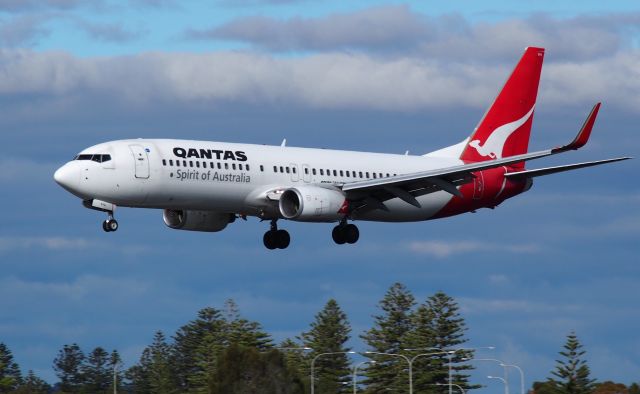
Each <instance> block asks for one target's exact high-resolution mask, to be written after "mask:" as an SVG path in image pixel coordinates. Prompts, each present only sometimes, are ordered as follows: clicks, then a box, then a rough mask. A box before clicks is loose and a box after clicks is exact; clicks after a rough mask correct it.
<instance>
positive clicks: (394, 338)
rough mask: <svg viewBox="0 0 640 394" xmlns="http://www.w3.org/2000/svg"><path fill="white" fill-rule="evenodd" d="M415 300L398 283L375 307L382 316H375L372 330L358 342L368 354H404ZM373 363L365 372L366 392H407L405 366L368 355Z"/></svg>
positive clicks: (385, 357)
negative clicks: (403, 344) (364, 347)
mask: <svg viewBox="0 0 640 394" xmlns="http://www.w3.org/2000/svg"><path fill="white" fill-rule="evenodd" d="M414 304H415V299H414V297H413V295H412V294H411V293H410V292H409V290H408V289H407V288H406V287H405V286H404V285H403V284H401V283H395V284H393V285H392V286H391V287H390V288H389V290H388V291H387V293H386V294H385V296H384V298H383V299H382V301H380V303H379V304H378V307H379V308H380V309H381V310H382V314H380V315H377V316H374V327H373V328H371V329H370V330H368V331H367V332H365V334H364V335H362V336H361V338H362V339H363V340H364V341H365V342H366V343H367V345H368V346H369V348H371V351H374V352H379V353H394V354H399V353H402V352H403V347H402V342H403V339H404V338H405V336H406V335H407V333H408V332H409V331H410V330H411V329H412V321H411V309H412V308H413V306H414ZM367 357H369V358H372V359H374V360H375V361H376V363H375V364H369V366H368V367H367V369H366V372H365V373H366V376H367V379H366V384H367V392H369V393H387V392H389V391H388V390H395V392H405V391H408V383H407V382H408V376H407V373H408V365H407V363H406V361H405V360H402V359H400V358H398V357H393V356H380V355H373V354H371V355H367Z"/></svg>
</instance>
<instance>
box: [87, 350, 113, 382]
mask: <svg viewBox="0 0 640 394" xmlns="http://www.w3.org/2000/svg"><path fill="white" fill-rule="evenodd" d="M109 366H110V358H109V353H107V351H106V350H104V349H103V348H101V347H100V346H98V347H96V348H95V349H93V351H92V352H91V353H89V355H88V356H87V357H86V358H85V363H84V364H83V365H82V374H83V376H84V390H85V391H87V392H89V393H104V392H106V391H107V389H108V388H109V386H111V384H112V383H111V382H112V376H113V375H112V374H113V370H112V368H109Z"/></svg>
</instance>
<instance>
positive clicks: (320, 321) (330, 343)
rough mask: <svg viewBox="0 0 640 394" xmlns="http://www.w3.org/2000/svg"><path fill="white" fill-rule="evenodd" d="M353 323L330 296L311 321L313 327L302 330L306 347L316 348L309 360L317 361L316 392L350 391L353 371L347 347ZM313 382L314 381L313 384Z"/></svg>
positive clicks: (308, 356) (315, 369) (309, 354)
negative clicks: (346, 384) (349, 385)
mask: <svg viewBox="0 0 640 394" xmlns="http://www.w3.org/2000/svg"><path fill="white" fill-rule="evenodd" d="M350 332H351V326H350V325H349V322H348V321H347V315H346V314H345V313H344V312H343V311H342V310H341V309H340V306H339V305H338V303H337V302H336V301H335V300H334V299H331V300H329V301H328V302H327V304H326V305H325V306H324V308H323V309H322V311H320V312H319V313H318V314H317V315H316V317H315V321H314V322H313V323H311V330H309V331H308V332H304V333H302V341H303V343H304V346H306V347H309V348H311V349H313V350H312V351H311V352H309V353H308V354H307V359H308V360H309V362H313V359H314V358H316V356H318V355H320V354H322V353H336V354H327V355H323V356H322V357H318V358H317V359H316V362H315V364H314V367H315V368H314V376H315V381H316V389H317V390H316V392H317V393H343V392H347V391H349V390H348V388H347V387H346V386H345V385H344V383H346V382H349V380H350V377H351V371H350V369H349V360H348V358H347V355H346V352H348V351H349V350H350V349H349V348H347V347H345V344H346V342H347V341H348V340H349V333H350ZM311 384H313V382H312V383H311Z"/></svg>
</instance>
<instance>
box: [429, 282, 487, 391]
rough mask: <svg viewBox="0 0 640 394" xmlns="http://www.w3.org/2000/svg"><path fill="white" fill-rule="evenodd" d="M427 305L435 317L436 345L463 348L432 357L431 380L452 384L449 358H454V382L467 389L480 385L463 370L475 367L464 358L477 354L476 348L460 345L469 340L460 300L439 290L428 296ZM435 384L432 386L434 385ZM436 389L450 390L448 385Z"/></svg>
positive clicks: (451, 359) (452, 362)
mask: <svg viewBox="0 0 640 394" xmlns="http://www.w3.org/2000/svg"><path fill="white" fill-rule="evenodd" d="M424 308H426V309H427V310H428V311H429V313H430V315H431V319H432V325H431V329H432V332H431V334H432V335H433V337H432V341H431V343H432V347H433V348H435V349H440V350H441V351H447V350H449V351H451V350H454V351H455V350H457V349H459V351H456V352H455V353H453V354H451V355H450V354H444V353H440V354H436V355H433V356H430V357H429V358H430V360H429V362H430V364H429V371H430V375H431V376H430V378H431V379H432V380H431V382H430V383H431V384H444V385H446V384H448V382H449V362H451V364H452V365H451V370H452V371H453V376H452V380H453V383H455V384H458V385H460V386H462V387H464V388H465V389H472V388H478V387H480V386H470V385H469V375H468V374H465V373H462V372H463V371H468V370H471V369H473V367H472V366H471V365H469V364H465V363H464V359H471V358H473V351H472V350H463V349H462V348H461V347H460V345H463V344H464V343H466V342H467V339H466V338H465V336H464V335H465V331H467V328H466V323H465V321H464V319H463V318H462V316H460V312H459V310H460V308H459V307H458V303H457V302H456V301H455V300H454V299H453V298H452V297H450V296H448V295H447V294H445V293H444V292H442V291H439V292H437V293H435V294H434V295H432V296H431V297H429V298H428V299H427V300H426V302H425V304H424ZM434 352H438V350H434ZM417 371H424V369H422V370H418V369H417ZM431 388H432V390H433V389H434V387H431ZM435 389H436V390H433V391H439V392H445V391H448V388H447V387H446V386H435Z"/></svg>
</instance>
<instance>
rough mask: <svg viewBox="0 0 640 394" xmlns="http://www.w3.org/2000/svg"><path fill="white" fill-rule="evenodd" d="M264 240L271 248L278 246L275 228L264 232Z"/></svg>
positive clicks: (266, 246)
mask: <svg viewBox="0 0 640 394" xmlns="http://www.w3.org/2000/svg"><path fill="white" fill-rule="evenodd" d="M262 242H264V246H265V248H267V249H269V250H273V249H275V248H276V247H277V245H276V232H275V231H273V230H269V231H267V232H266V233H264V236H263V237H262Z"/></svg>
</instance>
